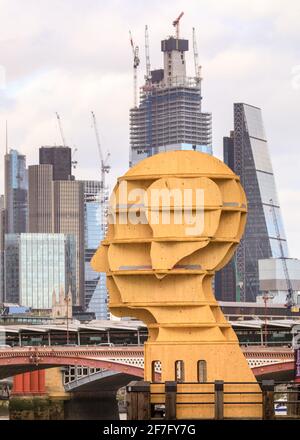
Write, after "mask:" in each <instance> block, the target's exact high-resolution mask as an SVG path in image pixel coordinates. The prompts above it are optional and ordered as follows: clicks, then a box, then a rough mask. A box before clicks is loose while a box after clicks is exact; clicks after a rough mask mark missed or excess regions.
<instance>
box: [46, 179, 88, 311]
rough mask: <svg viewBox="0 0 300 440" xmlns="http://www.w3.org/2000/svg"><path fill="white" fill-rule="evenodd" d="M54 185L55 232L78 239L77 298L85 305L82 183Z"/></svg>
mask: <svg viewBox="0 0 300 440" xmlns="http://www.w3.org/2000/svg"><path fill="white" fill-rule="evenodd" d="M52 185H53V226H52V227H53V232H56V233H63V234H73V235H74V236H75V238H76V297H75V298H74V304H76V305H82V306H83V305H84V196H83V184H82V182H79V181H75V180H73V181H72V180H69V181H68V180H57V181H54V182H53V183H52Z"/></svg>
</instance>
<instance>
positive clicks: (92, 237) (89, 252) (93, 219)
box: [83, 180, 108, 319]
mask: <svg viewBox="0 0 300 440" xmlns="http://www.w3.org/2000/svg"><path fill="white" fill-rule="evenodd" d="M83 185H84V225H85V226H84V246H85V250H84V264H85V281H84V285H85V289H84V296H85V308H86V310H87V311H88V312H94V313H95V316H96V319H107V318H108V308H107V289H106V275H105V273H98V272H95V271H94V270H93V269H92V267H91V259H92V257H93V255H94V254H95V252H96V250H97V249H98V247H99V244H100V242H101V240H103V238H104V232H105V228H103V212H102V209H103V208H102V204H101V197H102V185H101V182H99V181H95V180H91V181H84V182H83Z"/></svg>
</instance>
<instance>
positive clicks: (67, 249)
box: [18, 234, 76, 310]
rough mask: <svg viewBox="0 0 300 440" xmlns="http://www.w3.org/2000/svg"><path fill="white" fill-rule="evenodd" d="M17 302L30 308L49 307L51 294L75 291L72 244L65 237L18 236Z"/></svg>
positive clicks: (74, 244) (62, 235)
mask: <svg viewBox="0 0 300 440" xmlns="http://www.w3.org/2000/svg"><path fill="white" fill-rule="evenodd" d="M18 244H19V249H18V251H19V291H20V299H19V303H20V304H21V305H22V306H26V307H31V308H32V309H40V310H49V309H51V308H52V301H53V292H56V293H57V295H58V294H59V292H60V291H61V290H63V291H64V292H68V291H69V290H70V291H71V292H72V294H75V291H76V267H75V266H76V241H75V237H74V236H72V235H65V234H21V235H20V236H19V239H18Z"/></svg>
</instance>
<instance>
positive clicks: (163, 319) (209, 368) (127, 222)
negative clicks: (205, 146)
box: [92, 151, 255, 382]
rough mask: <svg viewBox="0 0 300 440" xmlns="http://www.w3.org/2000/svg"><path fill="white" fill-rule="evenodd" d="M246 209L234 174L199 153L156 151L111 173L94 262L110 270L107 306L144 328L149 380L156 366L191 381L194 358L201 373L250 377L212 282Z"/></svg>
mask: <svg viewBox="0 0 300 440" xmlns="http://www.w3.org/2000/svg"><path fill="white" fill-rule="evenodd" d="M246 212H247V202H246V197H245V193H244V191H243V188H242V186H241V184H240V182H239V178H238V177H237V176H236V175H235V174H234V173H233V172H232V171H231V170H230V168H228V167H227V166H226V165H225V164H224V163H223V162H221V161H220V160H218V159H216V158H214V157H212V156H209V155H207V154H204V153H198V152H195V151H171V152H167V153H161V154H157V155H155V156H152V157H150V158H148V159H145V160H143V161H142V162H140V163H139V164H138V165H136V166H134V167H133V168H131V169H130V170H129V171H128V172H127V173H126V174H125V175H124V176H123V177H121V178H119V179H118V183H117V185H116V186H115V188H114V191H113V195H112V199H111V207H110V214H109V227H108V234H107V237H106V239H105V240H104V241H103V242H102V244H101V246H100V248H99V250H98V251H97V253H96V254H95V256H94V258H93V260H92V266H93V268H94V269H95V270H96V271H99V272H106V274H107V287H108V291H109V306H110V310H111V312H112V313H113V314H115V315H117V316H132V317H135V318H137V319H140V320H142V321H144V322H145V323H146V325H147V327H148V330H149V338H148V341H147V342H146V344H145V379H146V380H153V379H154V373H155V371H161V378H162V380H163V381H165V380H184V381H190V382H192V381H197V380H198V379H199V365H200V364H199V362H200V361H201V362H202V363H201V365H202V366H203V365H204V366H205V368H204V370H205V374H204V376H203V375H202V376H201V377H202V379H203V380H207V381H213V380H236V378H237V376H236V374H237V373H239V374H240V379H239V380H241V381H243V380H244V381H245V380H247V381H249V380H250V381H251V380H252V381H255V378H254V376H253V375H252V373H251V370H250V368H249V367H248V365H247V362H246V360H245V358H244V356H243V354H242V352H241V350H240V348H239V344H238V340H237V338H236V335H235V333H234V331H233V330H232V328H231V326H230V324H229V323H228V322H227V321H226V319H225V317H224V315H223V313H222V311H221V309H220V308H219V305H218V302H217V301H216V299H215V296H214V293H213V290H212V280H213V276H214V273H215V271H217V270H219V269H221V268H222V267H223V266H224V265H225V264H227V263H228V262H229V261H230V259H231V257H232V256H233V253H234V251H235V248H236V246H237V245H238V243H239V241H240V239H241V237H242V234H243V231H244V227H245V223H246ZM203 362H204V363H203ZM232 363H233V364H234V366H233V368H232V371H231V369H230V365H232ZM229 364H230V365H229ZM204 370H203V371H204Z"/></svg>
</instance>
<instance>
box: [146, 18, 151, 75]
mask: <svg viewBox="0 0 300 440" xmlns="http://www.w3.org/2000/svg"><path fill="white" fill-rule="evenodd" d="M145 54H146V77H145V79H146V82H147V83H150V81H151V65H150V50H149V33H148V26H147V25H146V26H145Z"/></svg>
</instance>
